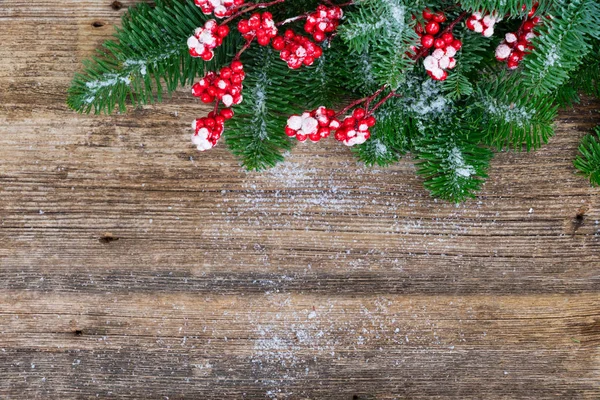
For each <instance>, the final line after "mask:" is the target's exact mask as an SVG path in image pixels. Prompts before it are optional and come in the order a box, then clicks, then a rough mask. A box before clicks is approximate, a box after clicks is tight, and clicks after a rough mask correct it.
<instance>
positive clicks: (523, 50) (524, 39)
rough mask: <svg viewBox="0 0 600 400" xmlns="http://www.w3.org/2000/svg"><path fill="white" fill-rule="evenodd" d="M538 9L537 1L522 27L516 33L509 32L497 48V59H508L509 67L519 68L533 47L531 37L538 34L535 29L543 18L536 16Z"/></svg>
mask: <svg viewBox="0 0 600 400" xmlns="http://www.w3.org/2000/svg"><path fill="white" fill-rule="evenodd" d="M536 9H537V3H536V4H534V6H533V9H532V10H531V11H529V14H528V16H527V19H525V21H523V24H522V25H521V28H520V29H519V30H518V31H517V32H516V33H507V34H506V36H505V37H504V40H503V41H502V43H500V45H499V46H498V47H497V48H496V59H497V60H498V61H506V63H507V65H508V69H516V68H518V67H519V64H520V63H521V61H522V60H523V58H524V57H525V55H526V54H529V53H530V52H531V50H532V49H533V46H532V45H531V39H533V38H534V37H536V36H537V34H536V33H534V32H533V29H534V28H535V26H536V25H538V24H539V23H540V22H541V18H540V17H538V16H535V11H536Z"/></svg>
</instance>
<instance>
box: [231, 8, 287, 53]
mask: <svg viewBox="0 0 600 400" xmlns="http://www.w3.org/2000/svg"><path fill="white" fill-rule="evenodd" d="M238 31H240V33H241V34H242V36H243V37H244V39H246V40H252V39H253V38H254V37H256V39H257V41H258V44H260V45H261V46H268V45H269V43H271V39H273V38H274V37H275V36H277V27H276V26H275V21H273V15H272V14H271V13H270V12H264V13H262V14H260V13H254V14H252V16H250V19H247V20H246V19H243V20H241V21H240V22H239V23H238Z"/></svg>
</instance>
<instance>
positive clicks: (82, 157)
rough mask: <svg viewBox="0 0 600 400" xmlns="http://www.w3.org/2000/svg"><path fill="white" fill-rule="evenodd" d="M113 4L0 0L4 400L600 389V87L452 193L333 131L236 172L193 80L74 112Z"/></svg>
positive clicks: (481, 395)
mask: <svg viewBox="0 0 600 400" xmlns="http://www.w3.org/2000/svg"><path fill="white" fill-rule="evenodd" d="M122 4H123V6H124V7H125V8H126V7H127V6H129V5H132V4H133V2H132V1H122ZM125 8H119V7H118V5H113V4H112V1H109V0H62V1H45V0H43V1H36V2H28V1H24V0H2V1H0V24H1V25H0V26H1V28H0V43H2V44H1V45H0V205H1V206H0V398H2V399H76V398H77V399H84V398H107V399H111V398H115V399H116V398H126V399H167V398H169V399H184V398H185V399H242V398H247V399H261V398H277V399H284V398H289V399H418V398H453V399H469V398H472V399H497V398H504V399H508V398H514V399H555V398H568V399H598V398H600V347H599V346H600V225H599V220H600V197H599V196H598V195H599V194H600V192H599V190H598V189H592V188H590V187H589V186H588V184H587V182H586V181H585V180H584V179H583V178H581V177H579V176H577V175H576V174H575V171H574V169H573V167H572V159H573V158H574V156H575V154H576V148H577V144H578V141H579V139H580V138H581V137H582V136H583V135H584V134H585V132H586V131H587V130H588V129H589V128H590V127H592V126H593V125H595V124H597V123H600V118H599V114H598V113H597V111H598V108H599V103H598V102H591V101H587V102H586V103H585V104H583V105H581V106H578V107H577V108H575V109H574V110H567V111H564V112H563V113H562V114H561V116H560V120H559V121H558V123H557V135H556V137H554V138H553V139H552V140H551V143H550V144H549V145H548V146H546V147H544V148H543V149H542V150H541V151H538V152H536V153H532V154H514V153H503V154H499V155H498V156H497V157H496V158H495V160H494V161H493V164H492V169H491V171H490V180H489V181H488V182H487V184H486V185H485V187H484V190H483V192H482V193H481V195H480V196H479V197H478V198H477V199H476V200H473V201H469V202H467V203H465V204H462V205H459V206H457V205H454V204H448V203H444V202H439V201H434V200H432V199H431V198H430V197H429V196H428V194H427V193H426V192H425V190H424V189H423V188H422V185H421V182H420V181H419V178H417V177H416V176H415V174H414V169H415V168H414V165H413V163H412V162H411V161H410V160H405V161H403V162H401V163H400V164H398V165H396V166H394V167H392V168H385V169H381V168H375V169H366V168H364V167H362V166H360V165H358V164H357V163H356V162H355V161H354V160H353V159H352V158H351V155H350V154H349V152H348V151H347V149H345V148H343V146H337V145H335V143H332V142H331V141H329V142H326V143H322V144H319V145H318V146H317V145H310V144H307V145H301V146H298V147H297V148H296V149H294V150H293V152H292V154H291V155H290V157H289V159H288V161H287V162H286V163H284V164H283V165H281V166H279V167H277V168H275V169H274V170H271V171H268V172H266V173H264V174H257V173H247V172H244V171H243V170H242V169H241V168H240V167H239V165H238V162H237V161H236V160H235V159H234V158H233V157H232V156H231V155H230V154H229V153H228V152H227V151H226V149H225V148H224V146H223V145H220V146H219V147H218V148H217V149H215V150H213V151H211V152H209V153H207V154H198V153H197V152H196V151H195V150H194V149H193V148H192V146H191V144H190V143H189V132H188V130H187V129H188V126H189V121H191V120H192V119H193V118H195V117H196V116H199V115H202V113H203V110H202V108H201V107H200V106H199V105H198V104H197V103H196V102H195V101H194V100H193V99H192V98H191V96H190V95H189V94H188V91H187V90H182V91H181V92H178V93H177V94H176V95H175V96H174V97H173V99H171V100H169V101H167V102H166V103H164V104H161V105H157V106H153V107H144V108H142V109H138V110H132V112H131V113H129V114H127V115H116V116H112V117H106V116H81V115H77V114H74V113H72V112H71V111H69V110H68V109H67V108H66V106H65V91H66V89H67V87H68V85H69V81H70V79H71V76H72V74H73V73H74V72H75V71H76V70H77V69H78V68H79V62H80V61H81V60H82V59H83V58H85V57H87V56H89V55H90V54H92V52H93V50H94V48H96V47H97V45H99V44H100V43H101V42H102V41H103V40H104V39H106V38H108V37H109V36H110V35H111V33H112V32H113V26H114V24H117V23H118V21H119V18H120V16H121V15H122V13H123V12H124V11H125Z"/></svg>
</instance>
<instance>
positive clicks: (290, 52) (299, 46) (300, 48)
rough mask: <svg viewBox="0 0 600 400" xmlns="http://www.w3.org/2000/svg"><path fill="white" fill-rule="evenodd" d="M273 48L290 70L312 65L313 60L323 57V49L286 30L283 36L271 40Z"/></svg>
mask: <svg viewBox="0 0 600 400" xmlns="http://www.w3.org/2000/svg"><path fill="white" fill-rule="evenodd" d="M273 48H274V49H275V50H277V51H279V52H281V53H280V57H281V59H282V60H283V61H285V62H286V63H287V65H288V67H290V68H291V69H298V68H300V67H302V65H312V64H313V63H314V62H315V60H316V59H317V58H319V57H321V56H322V55H323V49H322V48H321V47H320V46H319V45H317V44H315V43H313V42H312V41H311V40H310V39H309V38H307V37H305V36H302V35H296V34H295V33H294V31H292V30H291V29H288V30H287V31H285V35H284V36H277V37H276V38H275V39H273Z"/></svg>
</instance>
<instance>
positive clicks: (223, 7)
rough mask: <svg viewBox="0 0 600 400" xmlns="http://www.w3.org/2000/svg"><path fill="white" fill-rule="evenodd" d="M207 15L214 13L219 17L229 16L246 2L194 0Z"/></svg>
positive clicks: (239, 0)
mask: <svg viewBox="0 0 600 400" xmlns="http://www.w3.org/2000/svg"><path fill="white" fill-rule="evenodd" d="M194 3H196V5H197V6H198V7H200V9H201V10H202V12H203V13H204V14H206V15H208V14H211V13H214V14H215V17H217V18H225V17H229V16H231V15H232V14H233V12H234V11H235V10H236V9H237V8H239V7H240V6H241V5H242V4H244V0H194Z"/></svg>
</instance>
